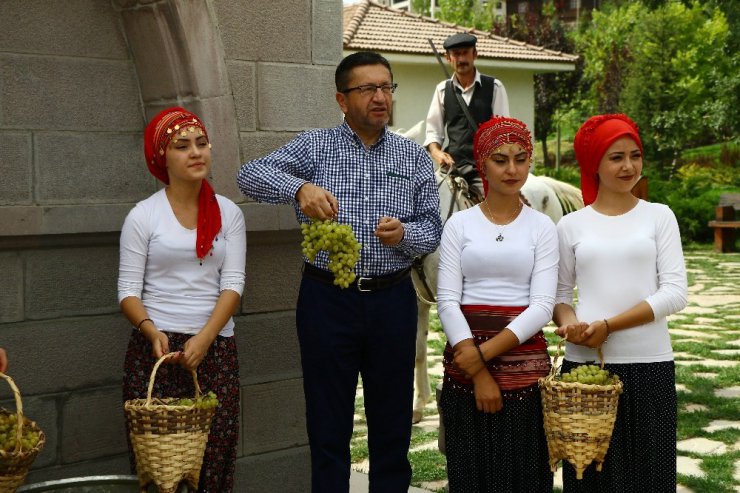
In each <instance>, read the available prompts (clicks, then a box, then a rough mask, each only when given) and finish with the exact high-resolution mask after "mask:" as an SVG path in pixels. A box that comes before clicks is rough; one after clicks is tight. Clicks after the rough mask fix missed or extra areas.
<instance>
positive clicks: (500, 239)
mask: <svg viewBox="0 0 740 493" xmlns="http://www.w3.org/2000/svg"><path fill="white" fill-rule="evenodd" d="M496 241H504V236H503V235H502V234H501V233H499V234H498V236H497V237H496Z"/></svg>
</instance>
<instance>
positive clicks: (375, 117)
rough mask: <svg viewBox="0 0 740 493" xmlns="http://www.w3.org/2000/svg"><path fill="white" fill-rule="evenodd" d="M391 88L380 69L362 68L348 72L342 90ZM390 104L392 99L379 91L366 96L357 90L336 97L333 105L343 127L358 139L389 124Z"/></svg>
mask: <svg viewBox="0 0 740 493" xmlns="http://www.w3.org/2000/svg"><path fill="white" fill-rule="evenodd" d="M391 84H393V77H392V76H391V73H390V72H389V71H388V69H387V68H385V67H384V66H383V65H362V66H360V67H355V68H353V69H352V72H351V73H350V78H349V82H348V84H347V87H346V88H344V89H352V88H360V87H363V86H370V85H375V86H388V85H391ZM392 101H393V95H392V94H390V92H387V91H383V90H380V89H376V90H374V91H371V92H370V93H368V94H363V91H362V90H360V89H354V90H351V91H347V92H338V93H337V103H339V107H340V108H341V109H342V112H343V113H344V117H345V119H346V120H347V123H348V124H349V126H350V127H351V128H352V129H353V130H354V131H355V132H357V134H358V135H360V136H362V135H363V134H374V133H377V132H380V131H381V130H383V128H385V126H386V125H387V124H388V121H389V120H390V111H391V105H392Z"/></svg>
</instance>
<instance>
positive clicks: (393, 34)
mask: <svg viewBox="0 0 740 493" xmlns="http://www.w3.org/2000/svg"><path fill="white" fill-rule="evenodd" d="M463 31H464V32H469V33H472V34H474V35H475V36H476V37H477V38H478V43H477V45H476V46H477V48H478V57H479V58H491V59H504V60H516V61H538V62H550V63H568V64H572V63H575V61H576V60H577V59H578V56H576V55H571V54H568V53H563V52H560V51H553V50H548V49H545V48H543V47H541V46H535V45H531V44H527V43H523V42H521V41H515V40H513V39H509V38H502V37H500V36H495V35H493V34H490V33H488V32H485V31H478V30H476V29H471V28H469V27H464V26H458V25H456V24H450V23H447V22H441V21H439V20H436V19H432V18H429V17H423V16H421V15H420V14H412V13H409V12H406V11H403V10H398V9H394V8H391V7H386V6H384V5H380V4H377V3H375V2H373V1H371V0H362V1H361V2H359V3H356V4H353V5H348V6H346V7H345V8H344V33H343V35H342V44H343V46H344V49H346V50H373V51H381V52H385V53H388V52H394V53H405V54H413V55H432V54H433V53H434V52H433V51H432V47H431V46H430V45H429V41H428V39H429V38H431V39H432V41H434V45H435V46H436V47H437V50H438V51H439V52H440V53H442V51H443V50H442V43H443V42H444V40H445V39H446V38H447V37H448V36H450V35H451V34H455V33H458V32H463Z"/></svg>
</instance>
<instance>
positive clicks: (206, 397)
mask: <svg viewBox="0 0 740 493" xmlns="http://www.w3.org/2000/svg"><path fill="white" fill-rule="evenodd" d="M168 405H169V406H188V407H191V406H193V405H194V406H195V407H197V408H200V409H207V408H209V407H218V398H217V397H216V394H214V393H213V391H210V392H208V393H207V394H202V395H201V396H200V397H197V398H195V399H190V398H188V397H183V398H181V399H175V400H174V401H171V402H169V403H168Z"/></svg>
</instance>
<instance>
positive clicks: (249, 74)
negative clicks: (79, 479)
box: [0, 0, 342, 492]
mask: <svg viewBox="0 0 740 493" xmlns="http://www.w3.org/2000/svg"><path fill="white" fill-rule="evenodd" d="M341 9H342V3H341V1H340V0H312V1H311V0H273V1H270V2H263V1H257V0H249V1H235V0H162V1H147V0H138V1H137V0H112V1H111V0H65V1H64V2H54V6H53V8H50V2H48V0H6V1H4V2H3V15H2V16H0V32H2V33H3V35H2V37H1V38H0V170H1V171H2V172H1V173H0V266H2V270H3V273H4V277H5V279H4V280H3V281H4V282H2V283H0V346H3V347H5V348H6V349H7V350H8V352H9V357H10V369H9V372H8V373H9V374H10V375H11V376H13V378H14V379H15V380H16V382H17V384H18V386H19V388H20V390H21V392H22V394H23V404H24V410H25V411H26V413H27V414H28V415H29V416H30V417H31V418H33V419H35V420H36V421H37V422H38V423H39V424H40V425H41V427H42V428H43V429H44V430H45V432H46V434H47V443H46V447H45V449H44V451H43V453H42V454H41V455H40V456H39V458H38V459H37V461H36V463H35V465H34V469H33V471H32V472H31V474H30V476H29V482H34V481H41V480H48V479H57V478H64V477H72V476H84V475H92V474H126V473H128V457H127V453H126V442H125V437H124V431H123V430H124V422H123V414H122V409H121V407H122V406H121V388H120V381H121V375H122V362H123V356H124V352H125V348H126V343H127V339H128V335H129V330H130V327H128V323H127V322H126V320H125V319H124V317H123V316H122V315H121V314H120V312H119V310H118V306H117V303H116V278H117V270H118V235H119V232H120V227H121V224H122V223H123V219H124V217H125V215H126V213H127V212H128V211H129V210H130V208H131V207H132V206H133V204H135V203H136V202H137V201H138V200H141V199H143V198H145V197H147V196H148V195H150V194H151V193H152V192H154V191H155V190H156V189H157V184H156V181H155V180H154V178H152V177H151V176H150V175H149V174H148V173H147V172H146V169H145V165H144V160H143V152H142V141H141V137H142V132H143V127H144V125H145V123H146V121H147V119H148V118H149V117H151V116H152V115H153V114H155V113H156V112H157V111H159V110H160V109H161V108H164V107H166V106H169V105H172V104H179V105H182V106H185V107H187V108H188V109H191V110H193V111H195V112H196V113H198V114H199V115H200V116H201V117H202V118H203V120H204V121H205V123H206V125H207V127H208V130H209V134H210V135H211V138H212V142H213V148H214V150H213V153H214V165H215V166H214V171H213V173H212V182H213V184H214V188H215V189H216V190H217V191H218V192H219V193H222V194H224V195H226V196H229V197H230V198H232V199H234V200H236V201H239V202H241V207H242V210H243V211H244V214H245V219H246V222H247V230H248V234H247V238H248V251H247V252H248V253H247V284H246V288H245V293H244V297H243V303H242V307H241V310H240V313H238V314H237V316H236V322H237V338H238V339H237V340H238V341H239V352H240V364H241V382H242V389H241V390H242V392H241V398H242V401H241V402H242V416H241V423H242V428H241V431H242V434H241V443H240V448H239V459H238V464H237V486H236V490H235V491H250V492H260V491H265V492H272V491H285V492H287V491H296V492H303V491H308V490H309V484H310V483H309V476H310V469H309V455H308V446H307V438H306V433H305V419H304V404H303V390H302V381H301V370H300V357H299V352H298V344H297V339H296V336H295V312H294V309H295V301H296V296H297V289H298V282H299V278H300V272H299V269H300V251H299V250H300V248H299V245H298V242H299V233H298V230H297V225H296V221H295V218H294V215H293V212H292V209H291V208H290V207H288V206H268V205H262V204H256V203H251V202H247V201H245V200H244V199H243V197H241V196H240V194H239V192H238V190H237V188H236V185H235V173H236V170H237V169H238V167H239V165H240V164H241V163H242V162H244V161H246V160H249V159H251V158H254V157H257V156H260V155H263V154H265V153H267V152H269V151H271V150H273V149H275V148H276V147H278V146H279V145H281V144H283V143H285V142H287V141H288V140H289V139H290V138H292V137H293V136H294V135H295V133H296V132H297V131H300V130H302V129H305V128H312V127H320V126H331V125H334V124H336V123H337V122H338V121H339V119H340V113H339V111H338V108H337V106H336V103H335V101H334V89H333V71H334V67H335V65H336V63H337V62H338V61H339V59H340V58H341ZM9 396H10V392H9V390H8V389H5V390H2V389H0V399H3V402H2V404H3V405H4V406H5V407H12V406H13V404H12V401H11V400H10V398H9ZM278 485H279V486H278Z"/></svg>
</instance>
